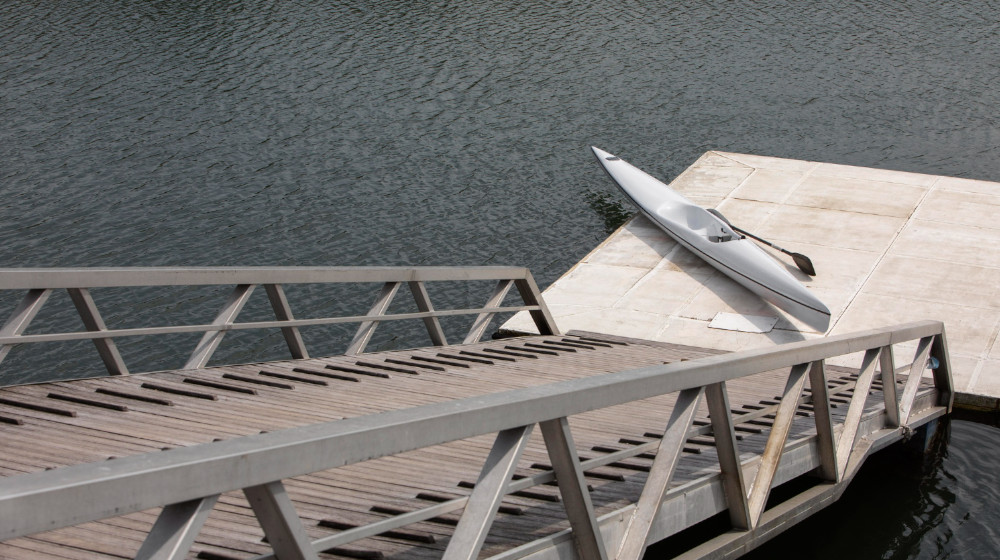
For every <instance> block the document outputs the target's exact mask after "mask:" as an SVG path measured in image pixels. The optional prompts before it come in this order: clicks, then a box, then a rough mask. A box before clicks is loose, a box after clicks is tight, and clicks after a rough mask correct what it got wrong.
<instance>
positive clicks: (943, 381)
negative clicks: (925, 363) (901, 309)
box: [931, 325, 955, 412]
mask: <svg viewBox="0 0 1000 560" xmlns="http://www.w3.org/2000/svg"><path fill="white" fill-rule="evenodd" d="M931 356H932V357H934V359H936V360H937V363H938V367H937V368H935V369H934V386H935V387H936V388H937V390H938V392H939V393H940V395H941V400H940V401H939V402H938V404H939V405H941V406H945V407H947V408H948V412H951V409H952V406H953V405H954V403H955V385H954V380H953V378H952V376H951V358H950V357H949V356H948V343H947V342H946V341H945V335H944V325H941V333H940V334H938V335H937V336H935V337H934V343H933V344H932V345H931Z"/></svg>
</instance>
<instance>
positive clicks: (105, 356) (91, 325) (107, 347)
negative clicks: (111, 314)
mask: <svg viewBox="0 0 1000 560" xmlns="http://www.w3.org/2000/svg"><path fill="white" fill-rule="evenodd" d="M66 291H67V292H69V297H70V299H72V300H73V305H74V306H76V310H77V312H78V313H79V314H80V318H81V319H83V325H84V327H86V329H87V330H88V331H106V330H108V327H107V325H105V324H104V319H102V318H101V313H100V312H99V311H98V310H97V304H96V303H95V302H94V298H93V296H91V295H90V290H88V289H86V288H68V289H67V290H66ZM94 346H97V353H98V354H100V355H101V360H102V361H104V367H106V368H108V373H110V374H111V375H128V368H127V367H125V361H124V360H122V355H121V354H120V353H119V352H118V347H117V346H115V341H114V340H113V339H110V338H95V339H94Z"/></svg>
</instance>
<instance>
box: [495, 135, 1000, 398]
mask: <svg viewBox="0 0 1000 560" xmlns="http://www.w3.org/2000/svg"><path fill="white" fill-rule="evenodd" d="M612 151H614V150H613V149H612ZM618 155H620V156H621V157H623V159H626V160H629V157H628V154H618ZM630 163H632V164H633V165H636V166H637V167H640V168H642V169H644V170H645V171H647V172H648V173H650V174H652V175H654V176H657V175H658V173H657V162H643V161H630ZM595 166H596V163H595ZM660 178H661V180H664V182H666V180H665V178H664V177H663V176H662V175H660ZM670 185H671V187H672V188H674V189H675V190H677V191H678V192H680V193H682V194H684V195H685V196H687V197H688V198H690V199H691V200H693V201H694V202H696V203H698V204H701V205H703V206H705V207H714V208H718V209H719V210H720V211H722V213H723V214H725V215H726V217H727V218H729V220H730V221H731V222H732V223H733V224H735V225H737V226H739V227H741V228H743V229H745V230H747V231H750V232H752V233H755V234H757V235H759V236H761V237H763V238H765V239H768V240H770V241H772V242H774V243H776V244H778V245H780V246H782V247H784V248H786V249H789V250H791V251H795V252H799V253H803V254H805V255H807V256H809V257H810V259H811V260H812V261H813V263H814V264H815V266H816V269H817V272H818V274H817V276H815V277H814V278H810V277H808V276H806V275H805V274H803V273H801V272H800V271H799V270H798V269H797V268H796V267H795V266H794V264H793V263H792V262H791V260H790V259H788V258H787V257H785V256H784V255H782V254H781V253H778V252H775V251H772V253H773V254H774V255H775V256H776V258H778V259H779V260H781V261H782V262H784V263H786V266H787V267H788V268H789V270H790V271H791V272H792V273H793V274H795V275H796V277H798V278H799V279H800V280H801V281H802V282H803V283H804V284H805V285H806V286H808V287H809V288H810V289H811V290H813V291H814V292H815V293H816V294H817V295H818V296H819V297H820V299H822V300H823V301H824V302H825V303H826V304H827V306H828V307H829V308H830V310H831V311H832V313H833V319H832V321H831V327H830V330H829V331H828V334H840V333H847V332H852V331H858V330H863V329H869V328H875V327H879V326H883V325H891V324H897V323H902V322H908V321H914V320H922V319H936V320H941V321H944V322H945V325H946V328H947V335H948V344H949V348H950V351H951V361H952V368H953V375H954V379H955V385H956V389H957V391H958V396H957V400H956V404H957V405H966V406H983V407H987V408H995V407H996V406H998V405H997V403H998V402H1000V341H998V336H997V335H998V331H1000V249H998V248H997V246H996V243H995V239H996V238H997V236H998V235H1000V225H998V224H1000V183H993V182H987V181H977V180H969V179H958V178H951V177H942V176H934V175H922V174H916V173H906V172H899V171H887V170H881V169H870V168H862V167H851V166H845V165H835V164H830V163H817V162H810V161H798V160H789V159H781V158H773V157H762V156H754V155H745V154H733V153H724V152H714V151H713V152H707V153H705V154H704V155H703V156H702V157H701V158H699V159H698V161H696V162H695V163H694V164H693V165H692V166H691V167H689V168H688V169H687V170H685V171H684V172H683V173H682V174H681V175H680V176H678V177H677V178H676V179H675V180H674V181H673V182H672V183H670ZM608 189H612V190H613V189H615V187H614V185H613V184H612V183H611V182H610V180H609V181H608ZM544 296H545V301H546V302H547V303H548V305H549V308H550V310H551V311H552V313H553V315H554V316H555V319H556V323H557V324H558V325H559V328H560V329H562V330H564V331H565V330H570V329H581V330H587V331H596V332H606V333H612V334H618V335H622V336H629V337H636V338H643V339H650V340H659V341H668V342H673V343H678V344H692V345H696V346H702V347H709V348H714V349H720V350H741V349H748V348H756V347H763V346H767V345H774V344H781V343H784V342H790V341H795V340H803V339H806V338H814V337H818V336H821V335H822V333H816V332H814V331H810V330H809V329H808V328H807V327H805V326H804V325H802V324H801V323H799V322H797V321H796V320H794V319H791V318H789V317H788V316H787V315H785V314H784V313H783V312H782V311H780V310H778V309H776V308H774V307H772V306H771V305H769V304H767V303H766V302H764V301H763V300H761V299H760V298H758V297H757V296H755V295H754V294H752V293H751V292H749V291H747V290H746V289H744V288H742V287H741V286H739V285H738V284H736V283H735V282H733V281H732V280H730V279H729V278H727V277H725V276H723V275H722V274H721V273H718V272H716V271H715V270H714V269H713V268H711V267H709V266H708V265H706V264H705V263H704V262H702V261H701V260H699V259H698V258H697V257H695V256H694V255H693V254H692V253H690V252H689V251H687V250H686V249H684V248H683V247H680V246H679V245H678V244H677V243H676V242H674V241H673V240H672V239H671V238H669V237H667V236H666V234H664V233H663V232H662V231H660V230H659V229H658V228H657V227H656V226H654V225H653V224H652V223H651V222H650V221H649V220H647V219H646V218H644V217H642V216H637V217H635V218H633V219H632V220H630V221H629V222H628V223H626V224H625V225H624V226H623V227H622V228H620V229H619V230H618V231H616V232H615V233H613V234H612V235H611V236H610V237H609V238H608V239H607V240H605V241H604V242H603V243H602V244H601V245H599V246H598V247H597V248H595V249H594V250H593V251H592V252H591V253H590V254H589V255H587V256H586V257H585V258H584V259H583V260H581V261H580V262H579V263H578V264H577V265H576V266H575V267H573V268H572V269H571V270H569V271H568V272H567V273H566V274H565V275H563V277H561V278H560V279H559V280H557V281H556V282H555V283H554V284H553V285H551V286H550V287H549V288H548V289H547V290H545V292H544ZM772 324H773V326H772ZM502 330H506V331H514V332H533V328H532V325H531V323H530V320H529V319H528V318H527V317H526V316H524V315H523V314H521V315H517V316H515V317H514V318H512V319H511V320H510V321H508V322H507V323H506V324H504V325H503V328H502ZM749 331H766V332H749Z"/></svg>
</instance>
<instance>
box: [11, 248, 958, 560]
mask: <svg viewBox="0 0 1000 560" xmlns="http://www.w3.org/2000/svg"><path fill="white" fill-rule="evenodd" d="M456 281H463V282H470V283H476V282H479V283H486V284H487V288H488V289H487V290H486V291H485V293H484V294H483V301H484V302H485V304H484V305H483V306H482V307H479V308H473V309H441V308H439V307H436V306H435V305H434V304H433V303H432V301H431V297H430V294H431V293H433V291H434V290H433V289H428V285H429V284H434V283H435V282H456ZM323 283H362V284H375V285H376V290H375V291H376V292H377V293H376V294H375V295H374V304H373V305H372V306H371V308H370V310H369V311H368V313H366V314H364V315H360V316H350V317H316V316H309V317H302V316H301V310H297V311H298V312H299V313H298V314H297V313H293V309H292V306H291V305H290V304H289V298H288V297H286V290H293V289H295V288H296V287H297V285H299V284H309V285H316V284H323ZM189 285H196V286H205V285H213V286H216V285H222V286H230V287H231V292H230V295H229V297H228V298H226V299H225V301H223V302H220V304H221V306H220V307H221V309H220V311H219V312H218V314H217V316H216V318H215V319H214V320H213V321H211V322H210V323H206V324H196V325H191V324H185V325H152V326H142V327H137V326H130V327H128V328H116V327H114V326H109V325H107V324H106V323H105V320H104V317H105V316H110V314H109V310H108V309H101V308H99V306H98V304H97V302H98V301H104V300H103V298H100V297H97V298H95V297H94V294H93V292H97V291H101V290H103V289H106V288H107V289H114V288H117V287H125V288H142V289H144V290H146V289H151V288H154V287H157V286H189ZM378 285H381V288H377V286H378ZM258 286H262V287H263V288H264V290H263V291H264V292H265V293H266V297H267V300H268V302H269V303H270V305H271V307H272V309H273V312H274V320H263V321H262V320H255V321H252V322H241V321H237V318H238V316H239V314H240V313H241V310H242V309H243V307H244V305H245V304H246V303H247V302H248V300H249V299H250V298H251V297H253V294H255V293H259V291H257V290H255V288H256V287H258ZM403 286H406V287H408V288H409V291H410V292H411V294H412V296H413V307H414V310H412V311H404V312H390V311H389V310H390V309H391V304H392V302H393V299H394V298H395V296H396V295H397V294H398V292H399V291H400V288H401V287H403ZM0 287H2V288H4V289H6V290H17V291H22V292H23V297H22V299H21V303H20V304H19V305H17V306H16V308H15V309H14V312H13V313H12V314H11V317H10V319H8V321H7V322H6V324H5V325H4V326H3V327H2V328H0V345H2V346H0V359H2V358H3V357H4V356H6V355H7V353H8V351H9V350H10V349H11V348H14V347H16V346H21V345H26V348H23V349H28V350H30V349H31V348H33V347H34V346H33V345H35V344H44V343H49V342H58V341H67V340H91V341H92V342H93V343H94V344H95V347H96V349H97V353H98V354H99V355H100V357H101V360H102V361H103V363H104V365H105V366H106V368H107V370H108V373H109V374H110V375H108V376H105V377H100V378H91V379H79V380H67V381H60V382H54V383H44V384H36V385H24V386H14V387H6V388H2V389H0V444H2V445H3V449H4V454H3V456H2V458H0V475H2V476H0V557H3V558H12V559H29V558H30V559H33V560H34V559H38V558H50V559H60V560H65V559H83V558H88V559H89V558H140V559H154V558H156V559H160V558H170V559H182V558H198V559H203V560H232V559H238V558H253V559H255V560H264V559H271V558H278V559H280V560H293V559H318V558H337V559H342V558H446V559H453V558H466V559H471V558H481V557H489V558H497V559H511V560H512V559H515V558H532V559H546V558H569V557H577V558H585V559H605V558H617V559H632V560H637V559H638V558H640V557H641V555H642V554H643V552H644V550H645V548H646V546H647V545H648V544H649V543H653V542H657V541H660V540H662V539H664V538H667V537H669V536H671V535H675V534H677V533H678V532H680V531H683V530H684V529H686V528H689V527H692V526H694V525H696V524H698V523H699V522H701V521H704V520H707V519H711V518H717V519H718V518H720V516H721V519H724V520H725V521H726V525H727V526H728V527H729V529H728V530H724V531H722V532H721V533H717V534H709V535H706V536H704V538H703V539H702V540H701V541H700V542H698V543H696V545H695V546H693V547H691V548H687V549H679V550H678V551H677V554H678V557H681V558H692V559H693V558H708V557H712V558H731V557H738V556H739V555H741V554H742V553H744V552H745V551H747V550H750V549H752V548H754V547H755V546H757V545H759V544H761V543H762V542H765V541H766V540H768V539H770V538H771V537H773V536H774V535H776V534H778V533H780V532H781V531H783V530H784V529H785V528H787V527H789V526H791V525H793V524H795V523H796V522H798V521H800V520H802V519H804V518H805V517H807V516H809V515H811V514H812V513H813V512H815V511H817V510H819V509H822V508H823V507H825V506H826V505H828V504H829V503H831V502H832V501H834V500H836V499H837V497H838V496H839V495H840V493H842V492H843V491H844V489H845V487H846V486H847V484H849V483H850V481H851V479H852V478H853V476H854V475H855V473H856V472H857V470H858V469H859V468H860V466H861V465H862V464H863V463H864V461H865V459H866V458H867V457H868V456H869V455H870V454H871V453H874V452H877V451H878V450H879V449H882V448H883V447H885V446H887V445H891V444H893V443H895V442H898V441H903V440H907V439H910V438H912V437H913V435H914V433H916V432H920V431H926V429H927V427H928V426H930V425H933V423H934V421H935V420H936V419H938V418H940V417H942V416H943V415H945V414H947V413H948V412H949V411H950V410H951V405H952V399H953V396H954V388H953V385H952V379H951V374H950V360H949V352H948V340H947V338H946V336H945V333H944V328H943V325H942V324H941V323H940V322H936V321H923V322H917V323H910V324H904V325H895V326H886V327H881V328H878V329H872V330H868V331H864V332H858V333H850V334H842V335H836V336H831V337H825V338H817V339H814V340H804V341H799V342H793V343H789V344H785V345H781V346H774V347H767V348H761V349H752V350H745V351H740V352H727V351H721V350H718V349H711V348H704V347H698V346H694V345H689V344H674V343H665V342H657V341H649V340H641V339H637V338H632V337H622V336H617V335H613V334H607V333H595V332H585V331H570V332H566V333H565V334H562V332H561V331H560V330H559V329H557V328H556V324H555V323H554V322H553V320H552V314H551V313H550V312H549V309H548V307H547V305H546V304H545V302H544V300H543V298H542V297H541V295H540V294H539V293H538V289H537V287H536V286H535V283H534V281H533V280H532V278H531V275H530V274H529V273H528V272H527V271H526V270H524V269H516V268H503V267H474V268H408V269H396V268H375V269H338V268H280V269H64V270H43V269H7V270H0ZM515 288H516V291H517V293H518V294H519V295H520V301H519V302H515V303H514V304H508V303H506V300H507V299H508V298H507V296H508V292H511V291H512V290H513V289H515ZM62 290H65V291H67V292H68V293H69V296H70V300H71V301H72V305H73V307H75V310H76V312H77V313H78V314H79V316H80V318H81V319H82V320H83V324H84V325H85V327H86V329H85V330H82V331H69V332H53V331H52V329H42V330H41V331H40V332H37V333H36V332H34V330H32V329H29V327H30V326H31V323H32V322H33V321H34V319H35V317H36V316H39V311H40V309H41V308H42V307H43V306H45V305H46V303H47V301H48V300H49V297H50V296H51V295H52V294H53V293H54V292H57V291H62ZM112 299H113V300H115V301H117V299H116V298H112ZM439 303H440V302H439ZM511 312H525V313H527V314H528V316H529V317H530V318H531V320H532V322H533V326H534V328H535V329H536V330H537V331H538V332H539V333H540V334H539V335H536V336H532V337H525V338H519V339H502V340H493V341H489V342H481V341H479V338H480V337H481V336H482V334H483V333H484V332H485V331H486V328H487V326H488V325H489V322H490V319H491V318H492V317H493V316H495V315H496V314H497V313H511ZM456 316H466V317H467V318H468V330H467V332H466V333H464V338H462V339H461V342H458V339H455V338H454V337H453V336H451V335H449V334H448V333H446V330H445V329H443V328H442V320H443V319H445V318H454V317H456ZM399 320H410V321H416V322H417V323H418V324H419V323H422V324H423V327H424V328H425V329H426V331H427V334H428V335H429V338H430V340H431V343H432V346H431V347H428V348H424V349H416V350H406V351H391V352H365V350H366V347H367V344H368V343H369V341H370V340H371V339H372V335H373V332H374V331H375V329H376V328H377V327H378V326H379V325H381V324H384V323H387V322H390V321H399ZM337 323H355V324H357V325H358V326H357V331H356V334H355V336H354V337H353V339H352V340H350V341H348V342H347V344H346V347H347V351H346V353H345V355H342V356H333V357H322V358H317V357H312V356H310V355H309V352H308V349H307V345H306V342H305V341H306V340H308V339H309V337H308V336H304V333H303V332H301V331H304V330H307V329H308V328H309V327H314V326H319V325H330V324H337ZM241 329H279V330H280V331H281V332H282V333H283V335H284V338H285V341H286V342H287V345H288V349H289V352H290V354H291V356H292V359H290V360H284V361H274V362H264V363H256V364H244V365H236V366H218V367H207V364H208V362H209V359H210V358H211V356H212V355H213V353H214V352H215V349H216V348H217V347H218V346H219V345H220V344H221V343H223V338H224V337H225V336H226V334H227V333H229V332H232V331H236V330H241ZM184 332H188V333H191V332H194V333H203V335H202V337H201V339H200V341H198V343H197V344H196V345H195V347H194V349H193V351H192V352H191V354H190V357H189V358H188V359H187V362H186V364H185V366H184V367H182V368H180V369H177V370H172V371H161V372H154V373H145V374H135V373H132V374H130V373H129V371H130V369H129V365H128V363H126V359H125V357H123V353H122V352H120V351H119V350H118V343H117V342H116V341H121V340H122V339H123V338H126V337H130V336H154V335H168V334H177V333H184ZM449 340H452V343H450V342H449ZM456 342H457V343H456ZM909 349H912V350H913V352H912V353H910V352H909V351H908V350H909ZM839 360H844V361H845V362H847V363H853V362H856V363H857V366H856V367H855V366H839V365H836V364H835V362H837V361H839ZM791 481H795V482H796V485H795V490H794V492H788V493H786V492H783V493H782V494H788V495H784V496H783V498H781V499H780V500H775V499H772V496H771V490H772V489H773V488H775V487H778V486H779V485H782V484H784V483H787V482H791Z"/></svg>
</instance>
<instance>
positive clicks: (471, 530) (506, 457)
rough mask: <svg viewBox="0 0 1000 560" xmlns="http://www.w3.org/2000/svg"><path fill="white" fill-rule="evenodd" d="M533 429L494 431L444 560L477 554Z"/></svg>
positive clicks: (458, 559)
mask: <svg viewBox="0 0 1000 560" xmlns="http://www.w3.org/2000/svg"><path fill="white" fill-rule="evenodd" d="M533 428H534V424H531V425H528V426H522V427H520V428H511V429H509V430H504V431H502V432H500V433H499V434H497V439H496V442H495V443H494V444H493V449H491V450H490V454H489V456H488V457H487V458H486V463H485V464H484V465H483V470H482V472H481V473H480V474H479V480H478V481H477V482H476V488H475V490H473V492H472V496H470V497H469V501H468V503H467V504H466V506H465V511H464V512H463V513H462V518H461V519H460V520H459V522H458V527H456V528H455V534H454V535H452V537H451V542H450V543H448V549H447V550H445V553H444V557H443V558H444V560H463V559H464V560H473V559H474V558H477V557H478V556H479V551H480V549H482V547H483V542H484V541H485V540H486V535H487V534H488V533H489V530H490V526H491V525H493V519H494V518H495V517H496V514H497V509H498V508H499V507H500V502H501V501H502V500H503V497H504V495H505V494H506V493H507V486H508V485H509V484H510V480H511V477H512V476H513V475H514V469H515V468H517V461H518V459H520V457H521V452H522V451H524V448H525V447H526V446H527V445H528V440H529V439H531V432H532V429H533Z"/></svg>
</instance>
